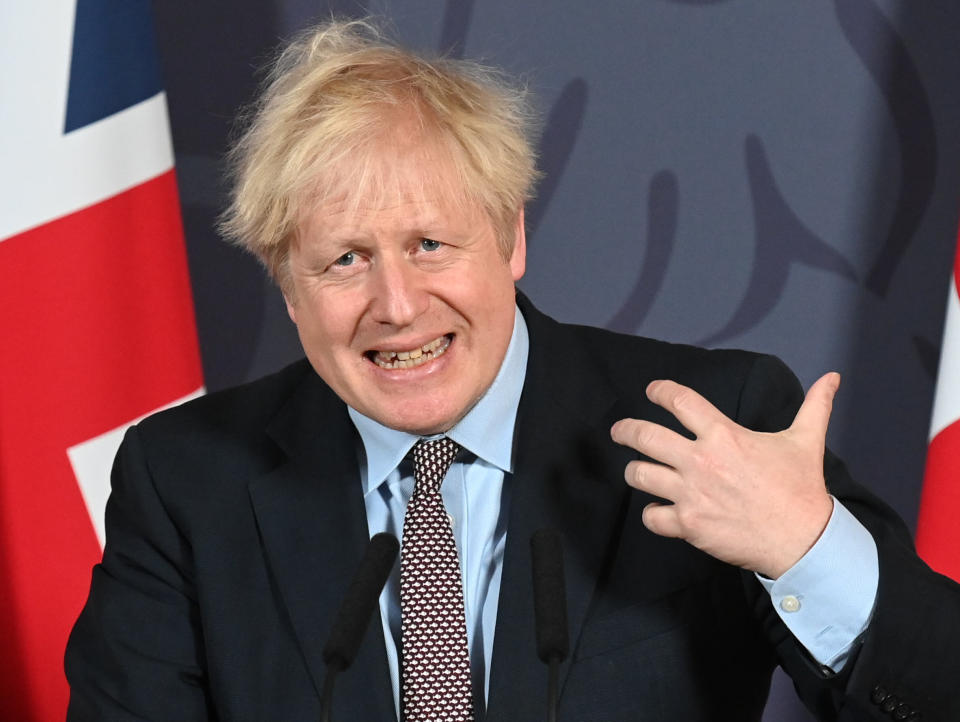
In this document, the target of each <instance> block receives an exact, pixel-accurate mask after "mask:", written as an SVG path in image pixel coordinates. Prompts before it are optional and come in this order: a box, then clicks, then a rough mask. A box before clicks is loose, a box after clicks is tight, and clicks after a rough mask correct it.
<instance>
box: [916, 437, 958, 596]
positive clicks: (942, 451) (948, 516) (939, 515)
mask: <svg viewBox="0 0 960 722" xmlns="http://www.w3.org/2000/svg"><path fill="white" fill-rule="evenodd" d="M958 517H960V421H955V422H954V423H952V424H950V426H948V427H947V428H945V429H944V430H943V431H941V432H940V433H939V434H937V435H936V436H935V437H934V438H933V441H931V442H930V448H929V450H928V451H927V471H926V474H925V475H924V477H923V495H922V496H921V498H920V516H919V518H918V522H917V551H918V552H920V556H921V557H923V559H924V561H926V562H927V564H929V565H930V566H931V567H933V568H934V569H935V570H936V571H938V572H940V573H941V574H946V575H947V576H948V577H952V578H953V579H956V580H958V581H960V531H958Z"/></svg>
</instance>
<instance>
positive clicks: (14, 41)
mask: <svg viewBox="0 0 960 722" xmlns="http://www.w3.org/2000/svg"><path fill="white" fill-rule="evenodd" d="M73 19H74V7H73V2H72V1H70V0H67V1H64V0H46V1H45V2H2V3H0V67H2V68H4V72H3V73H0V116H2V123H3V133H2V134H0V158H2V159H3V171H2V172H0V204H2V206H0V208H2V212H0V241H2V240H3V239H6V238H9V237H10V236H13V235H16V234H18V233H21V232H22V231H25V230H28V229H30V228H33V227H35V226H38V225H40V224H43V223H46V222H48V221H50V220H52V219H54V218H60V217H62V216H65V215H67V214H68V213H72V212H74V211H78V210H80V209H81V208H86V207H87V206H90V205H93V204H94V203H98V202H100V201H102V200H104V199H105V198H110V197H111V196H114V195H116V194H117V193H120V192H121V191H124V190H127V189H128V188H132V187H133V186H136V185H139V184H140V183H143V182H144V181H147V180H149V179H151V178H155V177H156V176H158V175H160V174H161V173H164V172H166V171H168V170H170V168H172V167H173V147H172V145H171V142H170V126H169V120H168V118H167V101H166V96H165V94H164V93H162V92H161V93H158V94H157V95H155V96H153V97H152V98H149V99H147V100H145V101H143V102H141V103H138V104H136V105H134V106H131V107H130V108H127V109H125V110H123V111H121V112H119V113H115V114H114V115H112V116H110V117H108V118H104V119H103V120H101V121H98V122H96V123H91V124H90V125H88V126H86V127H84V128H79V129H78V130H76V131H74V132H72V133H69V134H67V135H64V133H63V126H64V120H65V117H66V106H67V88H68V85H69V82H70V54H71V45H72V42H73Z"/></svg>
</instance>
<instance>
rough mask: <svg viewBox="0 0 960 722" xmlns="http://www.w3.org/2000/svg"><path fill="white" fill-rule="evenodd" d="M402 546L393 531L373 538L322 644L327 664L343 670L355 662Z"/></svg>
mask: <svg viewBox="0 0 960 722" xmlns="http://www.w3.org/2000/svg"><path fill="white" fill-rule="evenodd" d="M399 549H400V542H398V541H397V538H396V537H395V536H394V535H393V534H389V533H387V532H382V533H380V534H377V535H375V536H374V537H373V538H372V539H370V543H369V544H368V545H367V550H366V552H365V553H364V555H363V559H361V560H360V565H359V566H358V567H357V571H356V573H355V574H354V575H353V579H352V580H351V582H350V586H349V588H348V589H347V593H346V594H345V595H344V597H343V602H342V603H341V604H340V609H339V611H338V612H337V617H336V620H335V621H334V623H333V627H332V628H331V629H330V636H329V637H328V638H327V643H326V644H325V645H324V646H323V661H324V662H325V663H326V664H327V666H328V667H336V668H337V669H341V670H342V669H346V668H347V667H349V666H350V665H351V664H353V660H354V658H355V657H356V656H357V651H358V650H359V649H360V642H361V641H362V640H363V634H364V632H366V630H367V625H368V624H369V622H370V617H371V616H372V615H373V611H374V609H376V606H377V599H378V598H379V596H380V590H382V589H383V585H384V584H385V583H386V581H387V577H389V576H390V570H391V569H393V563H394V562H395V561H396V559H397V552H398V550H399Z"/></svg>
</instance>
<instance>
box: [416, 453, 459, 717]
mask: <svg viewBox="0 0 960 722" xmlns="http://www.w3.org/2000/svg"><path fill="white" fill-rule="evenodd" d="M458 451H460V446H459V445H458V444H457V443H456V442H455V441H451V440H450V439H448V438H446V437H443V438H440V439H435V440H433V441H420V442H418V443H417V445H416V446H415V447H414V448H413V476H414V480H415V484H414V487H413V496H412V497H411V499H410V502H409V504H407V512H406V515H405V516H404V519H403V544H402V546H401V547H400V612H401V643H402V649H403V653H402V654H403V674H402V676H403V712H404V720H405V721H406V722H428V721H429V722H433V721H443V722H466V721H467V720H473V694H472V691H471V682H470V657H469V653H468V651H467V621H466V615H465V614H464V610H463V583H462V581H461V577H460V562H459V559H458V558H457V546H456V543H455V542H454V539H453V527H452V526H451V523H450V519H449V517H448V516H447V512H446V510H445V509H444V508H443V500H442V499H441V498H440V484H441V483H443V477H444V476H445V475H446V473H447V469H449V468H450V464H452V463H453V459H454V457H455V456H456V455H457V452H458Z"/></svg>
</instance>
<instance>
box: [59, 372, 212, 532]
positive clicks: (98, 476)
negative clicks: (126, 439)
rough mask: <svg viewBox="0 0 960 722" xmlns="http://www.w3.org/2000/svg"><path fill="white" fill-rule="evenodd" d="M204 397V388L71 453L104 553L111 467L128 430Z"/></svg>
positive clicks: (78, 482)
mask: <svg viewBox="0 0 960 722" xmlns="http://www.w3.org/2000/svg"><path fill="white" fill-rule="evenodd" d="M204 393H205V389H204V388H203V387H200V388H199V389H197V390H196V391H194V392H193V393H191V394H187V395H186V396H184V397H183V398H181V399H177V400H176V401H172V402H170V403H169V404H166V405H164V406H161V407H160V408H159V409H154V410H153V411H151V412H149V413H147V414H144V415H143V416H141V417H139V418H136V419H133V420H132V421H128V422H127V423H125V424H121V425H120V426H118V427H117V428H115V429H110V431H105V432H104V433H102V434H100V435H99V436H95V437H93V438H92V439H88V440H87V441H83V442H81V443H79V444H76V445H74V446H71V447H70V448H69V449H67V456H68V457H69V458H70V465H71V466H72V467H73V474H74V476H76V477H77V484H78V485H79V486H80V492H81V493H82V494H83V501H84V503H85V504H86V505H87V513H89V514H90V520H91V521H92V522H93V529H94V531H95V532H96V533H97V539H98V540H99V541H100V548H101V549H102V548H103V544H104V541H105V539H106V532H105V531H104V521H103V514H104V511H105V510H106V508H107V497H108V496H109V495H110V481H109V480H110V467H111V466H112V465H113V457H115V456H116V455H117V449H119V448H120V442H121V441H123V435H124V434H125V433H126V431H127V429H129V428H130V427H131V426H133V425H134V424H136V423H137V422H139V421H142V420H143V419H145V418H147V416H149V415H150V414H152V413H155V412H157V411H162V410H163V409H170V408H173V407H174V406H179V405H180V404H182V403H184V402H186V401H190V400H191V399H195V398H198V397H200V396H203V394H204Z"/></svg>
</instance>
